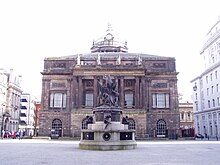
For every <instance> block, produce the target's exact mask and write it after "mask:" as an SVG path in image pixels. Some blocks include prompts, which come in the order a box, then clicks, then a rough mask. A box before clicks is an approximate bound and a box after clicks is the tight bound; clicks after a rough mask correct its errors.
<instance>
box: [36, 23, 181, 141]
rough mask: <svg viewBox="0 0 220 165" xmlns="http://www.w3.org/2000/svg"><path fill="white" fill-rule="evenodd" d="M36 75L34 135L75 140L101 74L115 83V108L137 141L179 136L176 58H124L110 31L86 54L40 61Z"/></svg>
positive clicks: (96, 95)
mask: <svg viewBox="0 0 220 165" xmlns="http://www.w3.org/2000/svg"><path fill="white" fill-rule="evenodd" d="M41 74H42V75H43V78H42V110H41V112H40V114H39V136H50V134H51V131H56V132H57V133H58V134H59V136H61V137H63V136H68V137H79V136H80V132H81V129H86V128H87V127H86V123H85V119H86V116H92V115H93V114H92V112H93V108H95V107H96V106H98V105H99V103H100V100H99V92H100V91H99V88H98V82H100V81H103V77H104V76H105V75H109V76H110V77H111V79H113V80H114V81H115V82H117V88H118V92H119V106H120V107H121V108H122V110H123V115H124V116H128V118H129V128H132V129H134V128H135V129H136V137H137V138H146V137H161V138H163V137H173V136H175V135H176V134H179V127H180V118H179V110H178V92H177V74H178V72H177V71H176V63H175V58H172V57H163V56H156V55H149V54H142V53H129V52H128V48H127V42H124V41H123V42H122V41H121V40H119V39H117V38H116V37H115V35H114V34H113V31H112V30H111V28H110V27H109V28H108V29H107V31H106V33H105V34H104V36H103V37H101V38H99V39H98V40H95V41H93V44H92V48H91V53H87V54H76V55H70V56H63V57H54V58H45V60H44V70H43V71H42V72H41Z"/></svg>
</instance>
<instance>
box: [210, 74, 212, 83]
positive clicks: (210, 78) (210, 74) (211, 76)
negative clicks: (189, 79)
mask: <svg viewBox="0 0 220 165" xmlns="http://www.w3.org/2000/svg"><path fill="white" fill-rule="evenodd" d="M210 80H211V81H212V73H211V74H210Z"/></svg>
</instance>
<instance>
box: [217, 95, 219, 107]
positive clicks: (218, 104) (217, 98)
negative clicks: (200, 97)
mask: <svg viewBox="0 0 220 165" xmlns="http://www.w3.org/2000/svg"><path fill="white" fill-rule="evenodd" d="M217 104H218V106H220V99H219V97H218V98H217Z"/></svg>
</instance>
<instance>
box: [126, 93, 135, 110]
mask: <svg viewBox="0 0 220 165" xmlns="http://www.w3.org/2000/svg"><path fill="white" fill-rule="evenodd" d="M125 106H126V107H133V106H134V95H133V93H125Z"/></svg>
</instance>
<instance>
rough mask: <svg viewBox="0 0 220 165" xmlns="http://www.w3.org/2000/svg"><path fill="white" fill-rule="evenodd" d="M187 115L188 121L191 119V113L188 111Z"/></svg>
mask: <svg viewBox="0 0 220 165" xmlns="http://www.w3.org/2000/svg"><path fill="white" fill-rule="evenodd" d="M187 116H188V121H190V120H191V114H190V112H188V114H187Z"/></svg>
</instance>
